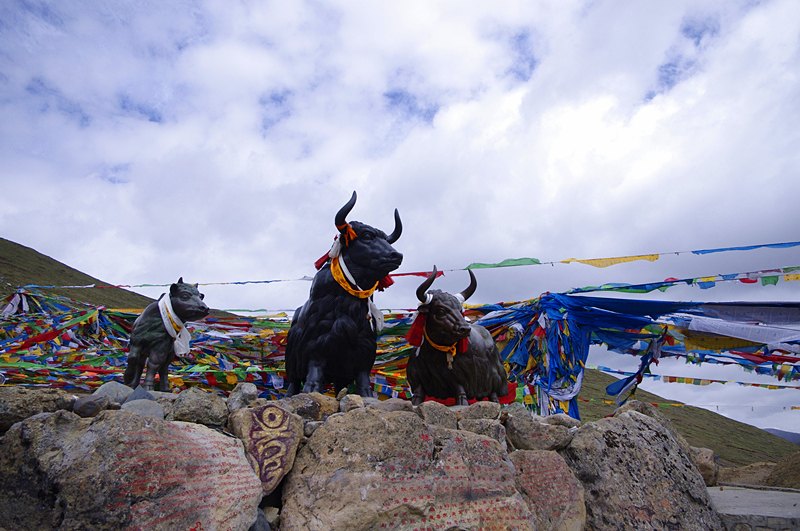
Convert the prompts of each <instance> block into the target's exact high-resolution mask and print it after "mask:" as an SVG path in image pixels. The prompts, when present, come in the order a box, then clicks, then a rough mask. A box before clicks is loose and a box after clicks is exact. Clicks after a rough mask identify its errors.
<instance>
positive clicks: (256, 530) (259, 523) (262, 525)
mask: <svg viewBox="0 0 800 531" xmlns="http://www.w3.org/2000/svg"><path fill="white" fill-rule="evenodd" d="M239 409H241V408H239ZM247 531H272V526H270V525H269V521H268V520H267V516H266V515H265V514H264V511H262V510H261V509H256V521H255V522H254V523H253V525H251V526H250V529H248V530H247Z"/></svg>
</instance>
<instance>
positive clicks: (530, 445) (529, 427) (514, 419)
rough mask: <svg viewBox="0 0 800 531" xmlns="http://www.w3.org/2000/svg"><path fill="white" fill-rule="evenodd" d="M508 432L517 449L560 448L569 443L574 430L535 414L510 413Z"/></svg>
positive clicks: (507, 421) (507, 424) (507, 423)
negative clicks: (545, 420) (546, 421)
mask: <svg viewBox="0 0 800 531" xmlns="http://www.w3.org/2000/svg"><path fill="white" fill-rule="evenodd" d="M505 425H506V434H507V435H508V440H509V441H510V442H511V444H512V446H513V447H514V448H515V449H517V450H560V449H562V448H564V447H566V446H567V445H568V444H569V441H570V439H572V431H570V429H569V428H565V427H564V426H559V425H555V424H547V423H545V422H544V419H543V418H542V417H539V416H534V415H530V414H528V415H509V416H508V418H506V423H505Z"/></svg>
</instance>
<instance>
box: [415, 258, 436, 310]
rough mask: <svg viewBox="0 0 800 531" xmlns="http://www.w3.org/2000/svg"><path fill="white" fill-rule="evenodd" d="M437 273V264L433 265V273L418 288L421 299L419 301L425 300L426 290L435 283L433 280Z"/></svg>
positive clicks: (418, 296) (418, 295)
mask: <svg viewBox="0 0 800 531" xmlns="http://www.w3.org/2000/svg"><path fill="white" fill-rule="evenodd" d="M436 273H437V271H436V266H433V273H431V274H430V276H428V278H426V279H425V281H424V282H423V283H422V284H420V285H419V287H418V288H417V298H418V299H419V302H425V299H426V297H425V292H426V291H428V288H430V287H431V284H433V281H434V280H435V279H436Z"/></svg>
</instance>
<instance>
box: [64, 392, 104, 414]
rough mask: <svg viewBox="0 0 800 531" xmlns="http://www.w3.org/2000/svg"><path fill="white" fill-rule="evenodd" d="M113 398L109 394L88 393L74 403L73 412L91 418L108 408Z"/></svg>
mask: <svg viewBox="0 0 800 531" xmlns="http://www.w3.org/2000/svg"><path fill="white" fill-rule="evenodd" d="M110 405H111V400H110V399H109V398H108V397H107V396H97V395H94V394H92V395H87V396H81V397H79V398H78V399H77V400H76V401H75V403H74V404H72V412H73V413H75V414H76V415H78V416H80V417H83V418H89V417H94V416H97V415H98V414H99V413H100V412H101V411H103V410H104V409H108V407H109V406H110Z"/></svg>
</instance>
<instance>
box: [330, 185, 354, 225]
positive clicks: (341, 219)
mask: <svg viewBox="0 0 800 531" xmlns="http://www.w3.org/2000/svg"><path fill="white" fill-rule="evenodd" d="M355 204H356V193H355V191H353V195H352V196H351V197H350V201H348V202H347V203H345V205H344V206H343V207H342V208H340V209H339V212H337V213H336V217H335V218H334V220H333V222H334V223H335V224H336V227H337V228H338V227H341V226H342V225H344V224H345V223H347V214H349V213H350V211H351V210H353V207H354V206H355ZM340 230H341V229H340Z"/></svg>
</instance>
